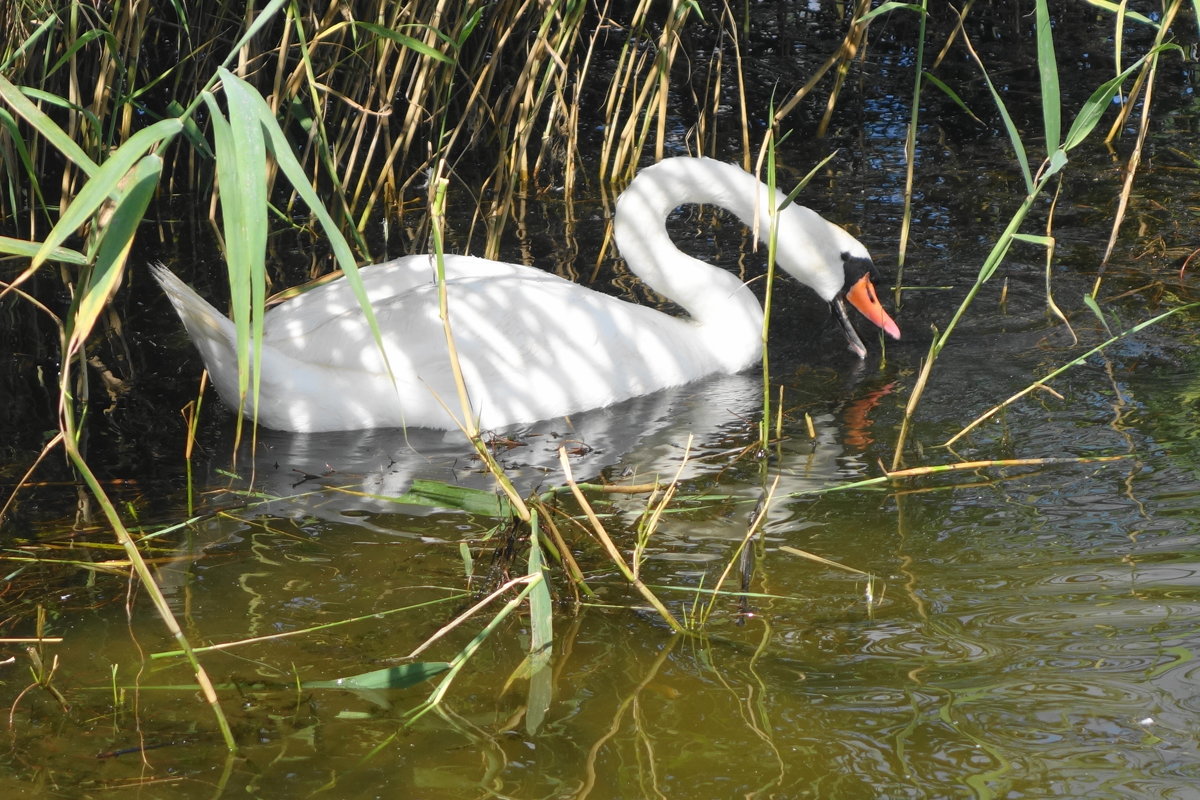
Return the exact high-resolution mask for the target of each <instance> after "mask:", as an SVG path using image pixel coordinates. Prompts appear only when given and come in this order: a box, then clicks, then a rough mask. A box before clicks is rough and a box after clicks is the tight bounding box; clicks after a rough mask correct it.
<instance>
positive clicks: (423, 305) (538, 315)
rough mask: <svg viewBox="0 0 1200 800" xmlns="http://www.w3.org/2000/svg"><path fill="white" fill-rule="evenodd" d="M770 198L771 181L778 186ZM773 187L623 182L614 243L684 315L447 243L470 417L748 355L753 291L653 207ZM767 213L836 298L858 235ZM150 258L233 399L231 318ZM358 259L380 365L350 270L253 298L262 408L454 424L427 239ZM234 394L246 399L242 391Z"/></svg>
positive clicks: (599, 401)
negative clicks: (394, 253) (271, 301)
mask: <svg viewBox="0 0 1200 800" xmlns="http://www.w3.org/2000/svg"><path fill="white" fill-rule="evenodd" d="M782 200H783V197H782V195H780V194H778V193H777V195H776V198H775V204H776V205H779V204H780V203H781V202H782ZM770 201H771V198H770V196H769V194H768V190H767V188H766V187H765V186H764V185H763V184H761V183H760V182H759V181H758V180H756V179H755V178H754V177H753V176H751V175H749V174H747V173H746V172H744V171H742V170H741V169H738V168H737V167H734V166H731V165H728V164H723V163H721V162H718V161H713V160H710V159H695V158H676V159H669V160H667V161H663V162H661V163H660V164H657V165H655V166H653V167H649V168H647V169H645V170H643V171H642V172H641V173H640V174H639V175H638V177H637V178H635V179H634V181H633V182H632V183H631V184H630V185H629V188H628V189H626V191H625V192H624V193H623V194H622V195H621V198H620V199H619V200H618V202H617V210H616V217H615V220H614V223H613V225H614V234H615V238H616V243H617V246H618V247H619V249H620V251H621V254H622V255H623V256H624V257H625V260H626V261H627V263H628V264H629V266H630V269H631V270H633V271H634V272H635V273H637V275H638V276H639V277H641V278H642V280H644V281H645V282H646V283H647V284H648V285H649V286H650V287H651V288H653V289H654V290H655V291H657V292H658V293H659V294H662V295H664V296H666V297H668V298H670V299H671V300H673V301H675V302H676V303H677V304H679V305H680V306H681V307H683V308H684V309H685V310H686V311H687V313H688V315H689V316H688V317H673V316H671V315H669V314H664V313H662V312H661V311H657V310H655V309H652V308H648V307H646V306H639V305H635V304H633V303H628V302H625V301H623V300H619V299H616V298H613V297H610V296H608V295H604V294H601V293H599V292H596V291H593V290H591V289H588V288H586V287H583V286H580V285H578V284H575V283H571V282H570V281H567V280H564V279H562V278H559V277H557V276H554V275H551V274H548V273H545V272H542V271H540V270H537V269H534V268H532V267H526V266H521V265H517V264H505V263H501V262H497V261H487V260H484V259H479V258H472V257H468V256H446V257H445V274H446V291H447V295H448V297H449V314H450V323H451V328H452V330H453V335H454V342H455V346H456V348H457V351H458V357H459V362H460V364H461V366H462V372H463V376H464V378H465V383H466V387H467V391H468V396H469V398H470V403H471V408H472V411H473V413H474V414H475V415H476V417H477V419H478V421H479V424H480V425H481V426H482V427H484V428H499V427H503V426H506V425H511V424H515V423H524V422H533V421H536V420H541V419H549V418H551V417H556V416H562V415H566V414H571V413H575V412H578V411H584V410H586V409H590V408H599V407H602V406H606V405H609V404H611V403H614V402H616V401H619V400H624V399H627V398H630V397H636V396H638V395H643V394H648V393H650V392H654V391H657V390H660V389H663V388H666V387H670V386H678V385H680V384H683V383H687V382H689V381H692V380H696V379H698V378H702V377H704V376H706V375H711V374H714V373H734V372H738V371H741V370H743V369H746V368H747V367H749V366H751V365H753V364H755V363H757V361H758V360H759V358H760V354H761V349H762V339H761V336H762V308H761V306H760V305H759V303H758V300H757V299H756V298H755V296H754V294H753V293H752V292H751V291H750V290H749V289H748V288H746V287H745V286H744V285H743V284H742V283H741V281H740V280H738V279H737V278H736V277H735V276H734V275H732V274H730V273H728V272H726V271H724V270H722V269H720V268H717V267H713V266H711V265H709V264H706V263H704V262H702V261H699V260H696V259H694V258H691V257H689V256H687V255H685V254H683V253H682V252H680V251H679V250H678V249H677V248H676V247H675V246H674V244H672V242H671V240H670V237H669V236H668V235H667V231H666V223H665V220H666V217H667V214H669V213H670V212H671V211H672V210H673V209H674V208H675V207H676V206H679V205H682V204H685V203H705V204H712V205H717V206H721V207H723V208H725V209H728V210H729V211H732V212H733V213H734V214H736V215H737V216H738V217H740V218H741V219H742V220H743V221H745V222H746V223H747V224H750V225H754V224H756V222H757V223H758V224H759V225H760V228H761V231H762V235H763V237H764V238H765V237H766V231H767V229H768V208H769V206H768V203H769V202H770ZM779 216H780V219H779V225H778V248H777V252H778V262H779V264H780V266H782V267H783V268H784V269H786V270H787V271H788V272H789V273H791V274H792V275H793V276H794V277H796V278H797V279H798V280H799V281H801V282H802V283H805V284H807V285H808V286H810V287H812V288H813V289H814V290H815V291H816V292H817V294H818V295H820V296H821V297H822V298H823V299H825V300H826V301H830V302H837V303H838V307H839V308H840V294H841V293H844V291H845V289H846V288H848V281H847V276H846V272H845V269H844V264H845V263H847V262H850V261H863V260H865V261H866V263H867V264H868V265H869V258H870V257H869V255H868V254H867V251H866V249H865V248H863V246H862V245H861V244H860V243H859V242H858V241H857V240H856V239H854V238H853V237H852V236H850V235H849V234H848V233H846V232H845V231H843V230H842V229H841V228H838V227H837V226H835V225H833V224H831V223H829V222H826V221H825V220H824V219H822V218H821V217H820V216H818V215H817V214H816V213H815V212H813V211H810V210H809V209H806V208H803V207H801V206H797V205H790V206H788V207H787V208H785V209H783V211H781V212H780V215H779ZM154 275H155V277H156V278H157V280H158V281H159V283H160V284H161V285H162V287H163V289H164V290H165V292H166V294H167V296H168V297H169V298H170V300H171V302H172V304H173V305H174V306H175V309H176V311H177V312H178V313H179V316H180V317H181V318H182V320H183V322H184V325H185V327H186V328H187V330H188V333H189V335H190V336H191V338H192V340H193V341H194V342H195V344H196V346H197V348H198V349H199V350H200V353H201V355H202V356H203V358H204V363H205V365H206V366H207V367H208V371H209V373H210V375H211V376H212V380H213V382H214V384H215V385H216V387H217V390H218V391H219V392H220V394H221V397H222V398H223V399H224V400H225V402H226V403H227V404H229V405H231V406H233V407H237V406H238V405H239V403H238V389H237V360H236V356H235V352H236V351H235V345H234V342H235V332H234V327H233V324H232V323H231V322H230V321H229V320H228V319H227V318H226V317H225V316H224V315H222V314H221V313H220V312H218V311H217V310H216V309H215V308H213V306H212V305H210V304H209V303H208V302H206V301H205V300H204V299H203V298H201V297H200V296H199V295H197V294H196V293H195V292H194V291H193V290H192V289H191V288H189V287H188V286H187V285H186V284H184V283H183V282H182V281H180V280H179V279H178V278H177V277H175V276H174V275H173V274H172V273H171V272H169V271H168V270H166V269H165V268H156V269H155V271H154ZM361 275H362V279H363V282H364V285H365V287H366V291H367V296H368V298H369V299H370V302H371V305H372V308H373V310H374V313H375V317H376V320H377V321H378V327H379V331H380V333H381V334H382V338H383V344H384V349H385V350H386V352H387V360H388V363H389V364H390V366H391V374H392V377H389V374H388V370H387V368H386V366H385V363H384V359H383V357H382V355H381V353H380V351H379V348H378V347H377V345H376V342H375V338H374V335H373V333H372V332H371V330H370V327H369V325H368V324H367V322H366V319H365V317H364V315H363V312H362V310H361V308H360V307H359V305H358V301H357V300H356V299H355V297H354V294H353V292H352V291H351V288H350V286H349V284H348V283H347V282H346V281H344V280H336V281H333V282H331V283H328V284H326V285H324V286H320V287H318V288H316V289H313V290H312V291H309V292H306V293H304V294H302V295H300V296H299V297H296V298H294V299H292V300H288V301H287V302H285V303H283V304H281V305H280V306H278V307H276V308H274V309H272V310H270V311H269V312H268V313H267V315H266V316H265V319H264V334H263V343H262V347H263V350H262V386H261V390H260V395H259V401H258V409H257V420H258V422H259V423H260V424H262V425H266V426H267V427H270V428H276V429H281V430H292V431H330V430H353V429H361V428H379V427H404V426H418V427H429V428H439V429H443V430H445V429H451V428H454V427H457V426H458V425H457V422H456V421H455V419H454V416H453V414H452V412H451V411H450V410H454V412H457V410H458V409H459V408H460V407H461V406H460V403H459V401H458V396H457V393H456V391H455V385H454V381H453V376H452V371H451V369H450V361H449V355H448V352H447V347H446V339H445V334H444V331H443V326H442V321H441V319H440V318H439V316H438V287H437V282H436V269H435V264H434V259H433V257H432V256H429V255H415V256H407V257H404V258H399V259H396V260H394V261H389V262H387V263H384V264H378V265H375V266H370V267H364V268H363V269H362V270H361ZM867 282H868V283H869V279H867ZM871 299H872V301H873V300H874V296H873V292H872V293H871ZM856 305H858V303H857V302H856ZM875 307H876V308H877V309H878V314H880V315H882V320H881V319H880V318H879V317H878V316H871V312H869V311H866V310H864V313H867V314H868V316H870V318H871V319H872V321H874V322H876V324H878V325H880V326H881V327H883V328H884V329H885V330H887V331H888V332H889V333H890V334H892V335H893V336H895V337H897V338H898V337H899V331H898V330H897V329H896V326H895V323H893V322H892V321H891V319H890V318H888V317H887V314H886V312H884V311H883V309H882V308H881V307H879V306H878V303H877V302H875ZM861 308H862V306H860V309H861ZM844 324H845V325H846V326H848V323H844ZM858 349H859V350H861V344H860V345H859V348H858ZM393 377H394V381H393ZM243 411H244V413H245V414H246V416H248V417H251V418H254V417H255V409H254V405H253V399H252V398H248V399H247V401H246V404H245V407H244V408H243Z"/></svg>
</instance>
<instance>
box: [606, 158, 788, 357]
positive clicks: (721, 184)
mask: <svg viewBox="0 0 1200 800" xmlns="http://www.w3.org/2000/svg"><path fill="white" fill-rule="evenodd" d="M777 194H778V193H777ZM782 201H783V195H782V194H778V197H777V198H776V199H775V206H776V207H778V206H779V204H780V203H782ZM689 203H696V204H705V205H715V206H719V207H721V208H723V209H725V210H726V211H730V212H732V213H733V214H735V215H737V217H738V218H739V219H741V220H742V222H744V223H746V225H747V226H749V227H751V228H756V227H757V229H758V233H759V237H760V239H761V238H765V237H766V236H767V234H768V233H769V225H770V221H769V220H770V218H769V216H768V214H769V210H770V206H769V205H768V203H769V191H768V188H767V187H766V186H765V185H763V184H762V183H761V182H760V181H759V180H758V179H756V178H755V177H754V176H752V175H750V174H748V173H746V172H745V171H743V170H741V169H739V168H737V167H735V166H732V165H730V164H725V163H722V162H720V161H715V160H713V159H708V158H687V159H682V158H681V159H668V160H666V161H662V162H660V163H658V164H655V165H654V166H652V167H647V168H646V169H644V170H642V171H641V172H640V173H638V175H637V177H636V178H634V180H633V182H632V183H630V184H629V187H628V188H627V189H626V190H625V191H624V193H622V195H621V197H620V200H619V201H618V202H617V210H616V215H615V218H614V220H613V235H614V238H615V240H616V244H617V247H618V249H619V250H620V252H621V255H622V256H624V258H625V261H626V263H628V264H629V268H630V269H631V270H632V271H633V272H634V273H636V274H637V275H638V277H640V278H641V279H642V280H643V281H645V282H646V283H647V284H648V285H649V286H650V287H651V288H652V289H654V290H655V291H656V292H658V293H659V294H661V295H663V296H665V297H668V298H670V299H671V300H673V301H674V302H676V303H677V304H679V305H680V306H682V307H683V308H684V310H686V311H687V313H688V314H689V315H690V316H691V318H692V319H693V320H694V321H695V323H696V324H697V326H698V327H699V328H700V329H701V330H702V331H704V332H705V333H707V334H711V339H712V341H714V342H719V345H720V347H721V349H722V350H726V351H729V353H728V354H727V355H724V356H722V357H723V359H724V360H739V359H740V360H743V361H746V360H747V355H746V354H747V353H748V352H752V355H750V356H749V360H751V361H752V360H753V359H754V358H756V357H757V353H758V352H759V349H760V347H761V338H762V307H761V306H760V305H759V302H758V299H757V298H756V297H755V296H754V294H753V293H752V292H751V291H750V290H749V289H747V288H746V286H745V285H744V284H743V283H742V282H741V281H740V280H739V279H738V278H737V277H736V276H734V275H733V274H732V273H729V272H727V271H725V270H723V269H720V268H718V267H714V266H712V265H710V264H706V263H705V262H703V261H700V260H699V259H695V258H692V257H691V256H688V255H687V254H685V253H683V252H682V251H680V250H679V248H677V247H676V246H675V244H674V243H673V242H672V241H671V237H670V235H669V234H668V233H667V226H666V219H667V215H668V214H670V213H671V211H673V210H674V209H675V208H676V207H678V206H681V205H685V204H689ZM735 352H736V355H735V354H734V353H735ZM743 366H744V365H743Z"/></svg>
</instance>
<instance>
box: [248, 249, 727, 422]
mask: <svg viewBox="0 0 1200 800" xmlns="http://www.w3.org/2000/svg"><path fill="white" fill-rule="evenodd" d="M488 263H494V262H488ZM542 275H544V273H536V274H535V275H529V274H527V271H518V272H512V273H507V274H506V273H505V272H504V271H499V272H497V273H496V274H493V275H491V276H489V277H485V278H480V277H478V276H471V277H459V278H455V279H452V280H448V281H447V292H448V297H449V308H450V320H451V330H452V331H453V336H454V342H455V347H456V350H457V352H458V357H459V362H460V364H461V365H462V370H463V374H464V377H465V379H466V383H467V386H468V389H469V393H470V396H471V400H472V404H473V406H474V407H475V409H476V412H477V413H480V414H481V415H482V417H483V418H484V420H485V421H488V420H494V422H492V424H506V423H507V422H509V421H527V420H533V419H544V418H547V417H551V416H557V415H560V414H562V413H566V412H565V411H564V409H567V410H583V409H586V408H594V407H598V406H603V405H608V404H609V403H612V402H614V401H616V400H621V399H624V398H626V397H632V396H635V395H638V394H644V393H646V392H650V391H655V390H657V389H660V388H663V387H666V386H672V385H678V384H680V383H685V382H687V381H688V380H692V379H693V378H695V377H697V376H698V375H703V374H708V373H710V372H712V371H714V369H713V368H712V365H711V364H709V361H710V360H711V359H710V358H709V357H708V355H707V353H705V352H704V349H703V348H702V347H701V346H699V342H698V341H697V337H696V335H695V328H694V327H693V326H692V325H691V323H690V322H688V321H686V320H680V319H676V318H674V317H670V316H668V315H665V314H663V313H661V312H659V311H656V310H654V309H651V308H646V307H643V306H637V305H633V304H631V303H626V302H624V301H621V300H618V299H616V298H613V297H609V296H607V295H603V294H600V293H599V292H594V291H592V290H590V289H587V288H585V287H582V286H579V285H577V284H573V283H571V282H569V281H564V280H562V279H559V278H555V277H553V276H550V277H551V279H550V280H547V279H545V278H543V277H541V276H542ZM437 298H438V293H437V287H436V286H435V285H429V284H422V285H418V286H415V287H412V288H410V289H409V290H408V291H406V292H404V293H401V294H395V295H393V296H392V297H390V298H386V299H384V300H382V301H381V302H378V303H375V304H374V305H373V307H374V311H375V316H376V320H377V322H378V323H379V329H380V333H381V335H382V337H383V340H384V345H385V349H386V351H387V354H388V363H389V364H390V367H391V369H392V373H393V375H394V376H395V378H396V380H397V383H398V384H403V385H405V386H407V387H409V388H410V389H412V390H413V391H416V390H417V389H418V388H419V389H420V390H421V391H423V392H432V393H434V394H436V395H437V396H438V397H441V398H442V399H443V401H446V400H447V398H449V399H450V400H453V398H454V396H455V392H454V383H453V380H452V373H451V371H450V368H449V356H448V351H447V345H446V335H445V331H444V328H443V324H442V321H441V319H440V317H439V315H438V299H437ZM290 305H291V304H285V305H284V306H280V307H279V308H278V309H276V310H275V311H273V312H272V316H273V317H274V318H273V319H271V320H270V344H271V346H272V347H273V348H274V349H275V350H276V351H277V352H278V353H279V354H280V355H284V356H286V357H287V358H289V359H294V360H295V361H296V362H302V363H303V364H304V365H305V366H306V367H307V368H312V369H316V370H327V371H329V373H330V374H333V373H337V374H339V375H343V376H344V375H345V374H346V373H347V372H354V373H358V374H360V375H362V379H363V380H364V381H367V380H373V379H379V378H381V377H383V378H385V379H386V374H387V370H386V367H385V365H384V362H383V359H382V357H381V355H380V352H379V349H378V347H377V346H376V343H375V340H374V336H373V334H372V332H371V330H370V327H369V326H368V325H367V323H366V320H365V318H364V317H363V315H362V312H361V311H360V310H359V309H358V308H357V305H355V306H354V307H353V308H350V309H346V310H336V309H333V308H325V309H323V310H325V311H336V313H326V314H323V315H319V314H317V313H315V312H316V310H318V309H317V307H315V306H309V307H308V308H306V309H302V310H303V312H304V313H291V312H292V309H291V308H289V306H290ZM364 390H365V389H364Z"/></svg>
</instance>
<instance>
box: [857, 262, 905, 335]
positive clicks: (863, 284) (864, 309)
mask: <svg viewBox="0 0 1200 800" xmlns="http://www.w3.org/2000/svg"><path fill="white" fill-rule="evenodd" d="M846 299H847V300H849V301H850V305H852V306H854V307H855V308H857V309H858V310H859V313H861V314H862V315H863V316H864V317H866V318H867V319H869V320H871V322H874V323H875V324H876V325H878V326H879V327H880V328H883V332H884V333H886V334H887V335H888V336H890V337H892V338H893V339H899V338H900V329H899V328H898V327H896V323H895V321H894V320H893V319H892V318H891V317H890V316H888V313H887V312H886V311H884V310H883V306H882V305H880V304H879V298H878V297H877V296H876V294H875V284H873V283H871V276H870V275H863V276H862V277H861V278H859V279H858V281H857V282H856V283H855V284H854V285H853V286H851V287H850V291H848V292H846Z"/></svg>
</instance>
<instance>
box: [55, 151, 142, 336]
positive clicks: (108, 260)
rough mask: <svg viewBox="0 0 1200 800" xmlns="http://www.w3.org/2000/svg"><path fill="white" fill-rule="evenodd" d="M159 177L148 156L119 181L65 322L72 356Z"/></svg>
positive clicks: (114, 278) (104, 299) (113, 282)
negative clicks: (117, 193)
mask: <svg viewBox="0 0 1200 800" xmlns="http://www.w3.org/2000/svg"><path fill="white" fill-rule="evenodd" d="M105 166H107V164H106V165H105ZM161 174H162V159H161V158H159V157H158V156H156V155H148V156H146V157H145V158H143V159H142V160H141V161H139V162H138V164H137V166H136V167H134V168H133V170H132V171H131V172H130V173H129V175H127V176H126V177H125V179H123V180H122V181H121V188H120V192H121V194H120V196H119V197H118V198H117V200H116V202H115V205H114V208H113V211H112V214H111V215H110V216H109V221H108V223H107V225H105V227H104V229H103V231H102V233H101V236H100V244H99V246H98V247H97V248H96V257H95V264H94V266H93V267H92V269H91V271H90V272H89V273H88V279H87V282H86V283H85V284H84V285H83V286H81V287H80V289H79V292H80V296H79V299H78V302H77V305H76V307H75V312H74V313H73V314H72V315H71V319H70V321H69V324H70V326H71V328H70V331H71V333H70V344H69V346H68V348H67V350H68V352H71V353H74V352H75V351H76V350H77V349H78V347H80V346H82V344H83V342H85V341H86V340H87V337H88V335H89V334H90V333H91V331H92V328H93V327H94V326H95V324H96V320H97V319H99V318H100V315H101V314H102V313H103V312H104V309H105V308H107V306H108V300H109V298H110V297H112V294H113V292H115V291H116V290H117V286H118V285H119V284H120V281H121V275H122V274H124V270H125V261H126V259H127V258H128V257H129V248H130V246H132V244H133V239H134V236H136V235H137V230H138V226H139V225H141V222H142V218H143V217H144V216H145V215H146V208H147V207H148V206H149V205H150V200H151V198H153V197H154V190H155V189H156V188H157V187H158V179H159V176H160V175H161Z"/></svg>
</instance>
